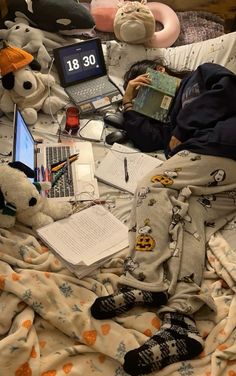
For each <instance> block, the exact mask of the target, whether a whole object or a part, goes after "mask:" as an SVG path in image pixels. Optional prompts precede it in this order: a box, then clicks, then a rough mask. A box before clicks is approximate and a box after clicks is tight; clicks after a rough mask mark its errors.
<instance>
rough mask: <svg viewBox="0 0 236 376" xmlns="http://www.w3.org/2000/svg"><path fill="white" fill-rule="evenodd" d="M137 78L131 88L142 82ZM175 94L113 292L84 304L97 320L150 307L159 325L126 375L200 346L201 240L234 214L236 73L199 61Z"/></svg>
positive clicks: (138, 197)
mask: <svg viewBox="0 0 236 376" xmlns="http://www.w3.org/2000/svg"><path fill="white" fill-rule="evenodd" d="M142 77H143V80H142V81H140V79H138V80H137V82H138V85H140V84H142V82H147V77H146V76H142ZM196 77H198V80H196ZM133 82H134V81H133ZM198 82H199V85H198ZM191 89H192V90H191ZM195 93H199V94H198V95H197V96H195ZM192 94H194V96H193V95H192ZM178 95H179V98H178V96H177V99H176V103H175V106H179V108H182V110H179V112H177V111H176V107H175V106H174V108H173V113H172V120H174V123H173V126H172V129H173V130H172V135H173V136H174V137H175V138H171V136H172V135H170V136H169V138H170V142H169V145H168V147H167V148H168V153H169V154H170V155H171V157H170V158H168V159H166V160H165V161H164V162H163V164H162V165H161V166H159V167H157V168H156V169H154V170H153V171H152V172H151V173H149V174H148V175H147V176H146V177H145V178H144V179H142V180H141V181H140V182H139V184H138V186H137V190H136V194H135V198H134V203H133V207H132V212H131V218H130V228H129V254H128V256H127V258H126V260H125V262H124V273H123V275H121V276H120V278H119V287H120V290H118V292H116V293H114V294H112V295H108V296H105V297H99V298H97V299H96V300H95V302H94V303H93V305H92V307H91V314H92V316H93V317H94V318H96V319H99V320H101V319H107V318H111V317H114V316H116V315H119V314H120V313H123V312H125V311H127V310H129V309H130V308H132V307H134V306H136V305H146V306H155V307H157V314H158V316H159V317H160V319H161V321H162V324H161V327H160V329H159V330H158V331H157V332H156V333H155V334H154V335H153V336H152V337H151V338H150V339H149V340H148V341H147V342H145V343H144V344H143V345H142V346H140V347H139V348H137V349H132V350H130V351H128V352H127V353H126V354H125V357H124V364H123V368H124V370H125V371H126V372H127V373H128V374H130V375H143V374H148V373H150V372H153V371H156V370H160V369H162V368H163V367H165V366H167V365H169V364H171V363H174V362H179V361H183V360H186V359H191V358H193V357H195V356H197V355H199V354H200V353H201V351H202V350H203V346H204V342H203V339H202V338H201V336H200V333H199V332H198V330H197V327H196V324H195V321H194V314H195V313H196V312H198V311H200V310H201V309H204V310H205V311H203V312H206V311H207V310H206V308H208V309H210V310H211V311H213V312H214V311H215V304H214V301H213V299H212V297H211V295H210V293H209V292H208V291H206V290H205V289H204V290H203V289H201V283H202V279H203V271H204V267H205V256H206V255H205V251H206V247H207V242H208V240H209V238H210V236H212V235H213V234H214V233H215V232H216V231H218V230H219V229H221V228H222V227H223V226H224V225H225V224H226V222H227V221H230V220H231V219H232V218H233V217H234V216H235V215H236V203H235V201H234V199H233V197H234V194H233V193H234V192H235V190H236V106H235V103H236V76H235V75H234V74H233V73H231V72H230V71H228V70H227V69H225V68H223V67H220V66H219V65H214V64H204V65H202V66H200V67H199V68H198V69H197V70H196V71H195V72H194V73H191V74H190V75H189V76H188V78H187V79H186V81H183V84H182V87H180V89H179V94H178ZM190 98H191V99H192V100H189V99H190ZM129 99H131V98H129ZM131 111H132V110H131ZM131 111H129V113H130V114H131ZM181 111H183V112H182V113H181ZM130 116H132V115H130ZM138 116H139V115H138Z"/></svg>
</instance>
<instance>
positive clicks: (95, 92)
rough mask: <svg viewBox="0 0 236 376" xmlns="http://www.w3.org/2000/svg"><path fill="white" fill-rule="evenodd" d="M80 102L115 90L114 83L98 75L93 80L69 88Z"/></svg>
mask: <svg viewBox="0 0 236 376" xmlns="http://www.w3.org/2000/svg"><path fill="white" fill-rule="evenodd" d="M67 91H69V92H70V93H71V94H72V95H73V96H76V97H78V100H79V101H80V102H82V101H84V100H87V99H89V98H94V97H97V96H99V95H105V94H108V93H111V92H113V91H114V85H113V84H112V83H111V82H110V81H109V80H107V79H104V77H98V78H96V79H93V80H92V81H86V82H83V83H80V84H79V85H78V86H72V87H69V88H67Z"/></svg>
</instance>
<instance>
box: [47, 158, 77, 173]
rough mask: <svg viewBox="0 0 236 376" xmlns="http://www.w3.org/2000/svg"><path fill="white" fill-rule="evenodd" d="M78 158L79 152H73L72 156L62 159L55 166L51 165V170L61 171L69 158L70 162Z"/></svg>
mask: <svg viewBox="0 0 236 376" xmlns="http://www.w3.org/2000/svg"><path fill="white" fill-rule="evenodd" d="M77 158H78V154H73V155H71V156H70V157H68V158H66V159H65V160H63V161H61V162H58V164H56V165H55V164H54V167H52V166H53V165H52V166H51V172H57V171H59V170H60V169H61V168H63V167H64V166H65V165H66V164H67V163H68V160H69V162H70V163H71V162H74V161H75V160H76V159H77Z"/></svg>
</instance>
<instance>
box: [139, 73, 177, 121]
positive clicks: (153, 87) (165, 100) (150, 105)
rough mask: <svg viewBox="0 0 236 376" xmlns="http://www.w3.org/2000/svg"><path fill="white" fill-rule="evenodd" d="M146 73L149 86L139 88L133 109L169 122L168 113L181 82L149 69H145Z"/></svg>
mask: <svg viewBox="0 0 236 376" xmlns="http://www.w3.org/2000/svg"><path fill="white" fill-rule="evenodd" d="M147 73H148V74H149V78H150V79H151V84H150V85H148V86H141V87H140V89H139V90H138V94H137V96H136V98H135V100H134V106H133V109H134V111H137V112H140V113H141V114H143V115H146V116H148V117H151V118H153V119H156V120H159V121H161V122H163V123H166V122H168V120H169V119H168V116H169V111H170V108H171V105H172V102H173V98H174V96H175V93H176V91H177V89H178V87H179V85H180V82H181V80H180V79H179V78H177V77H173V76H169V75H168V74H165V73H162V72H158V71H156V70H154V69H151V68H148V69H147Z"/></svg>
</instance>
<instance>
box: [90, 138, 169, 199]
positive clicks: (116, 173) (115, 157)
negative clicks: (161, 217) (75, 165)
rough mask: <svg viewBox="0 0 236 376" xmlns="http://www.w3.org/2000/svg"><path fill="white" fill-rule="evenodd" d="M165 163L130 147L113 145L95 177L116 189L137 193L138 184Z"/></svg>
mask: <svg viewBox="0 0 236 376" xmlns="http://www.w3.org/2000/svg"><path fill="white" fill-rule="evenodd" d="M162 163H163V161H161V160H160V159H157V158H154V157H151V156H150V155H147V154H145V153H141V152H140V151H138V150H135V149H132V148H130V147H127V146H124V145H120V144H117V143H115V144H113V145H112V147H111V149H110V150H109V152H108V153H107V155H106V156H105V158H104V159H103V160H102V161H101V163H100V165H99V166H98V168H97V169H96V170H95V176H96V177H97V178H98V179H99V180H101V181H103V182H104V183H107V184H109V185H112V186H114V187H116V188H119V189H122V190H124V191H128V192H130V193H132V194H134V193H135V190H136V186H137V182H138V181H139V180H140V179H141V178H142V177H144V176H145V175H146V174H147V173H148V172H150V171H151V170H152V169H154V168H155V167H157V166H159V165H161V164H162Z"/></svg>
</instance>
